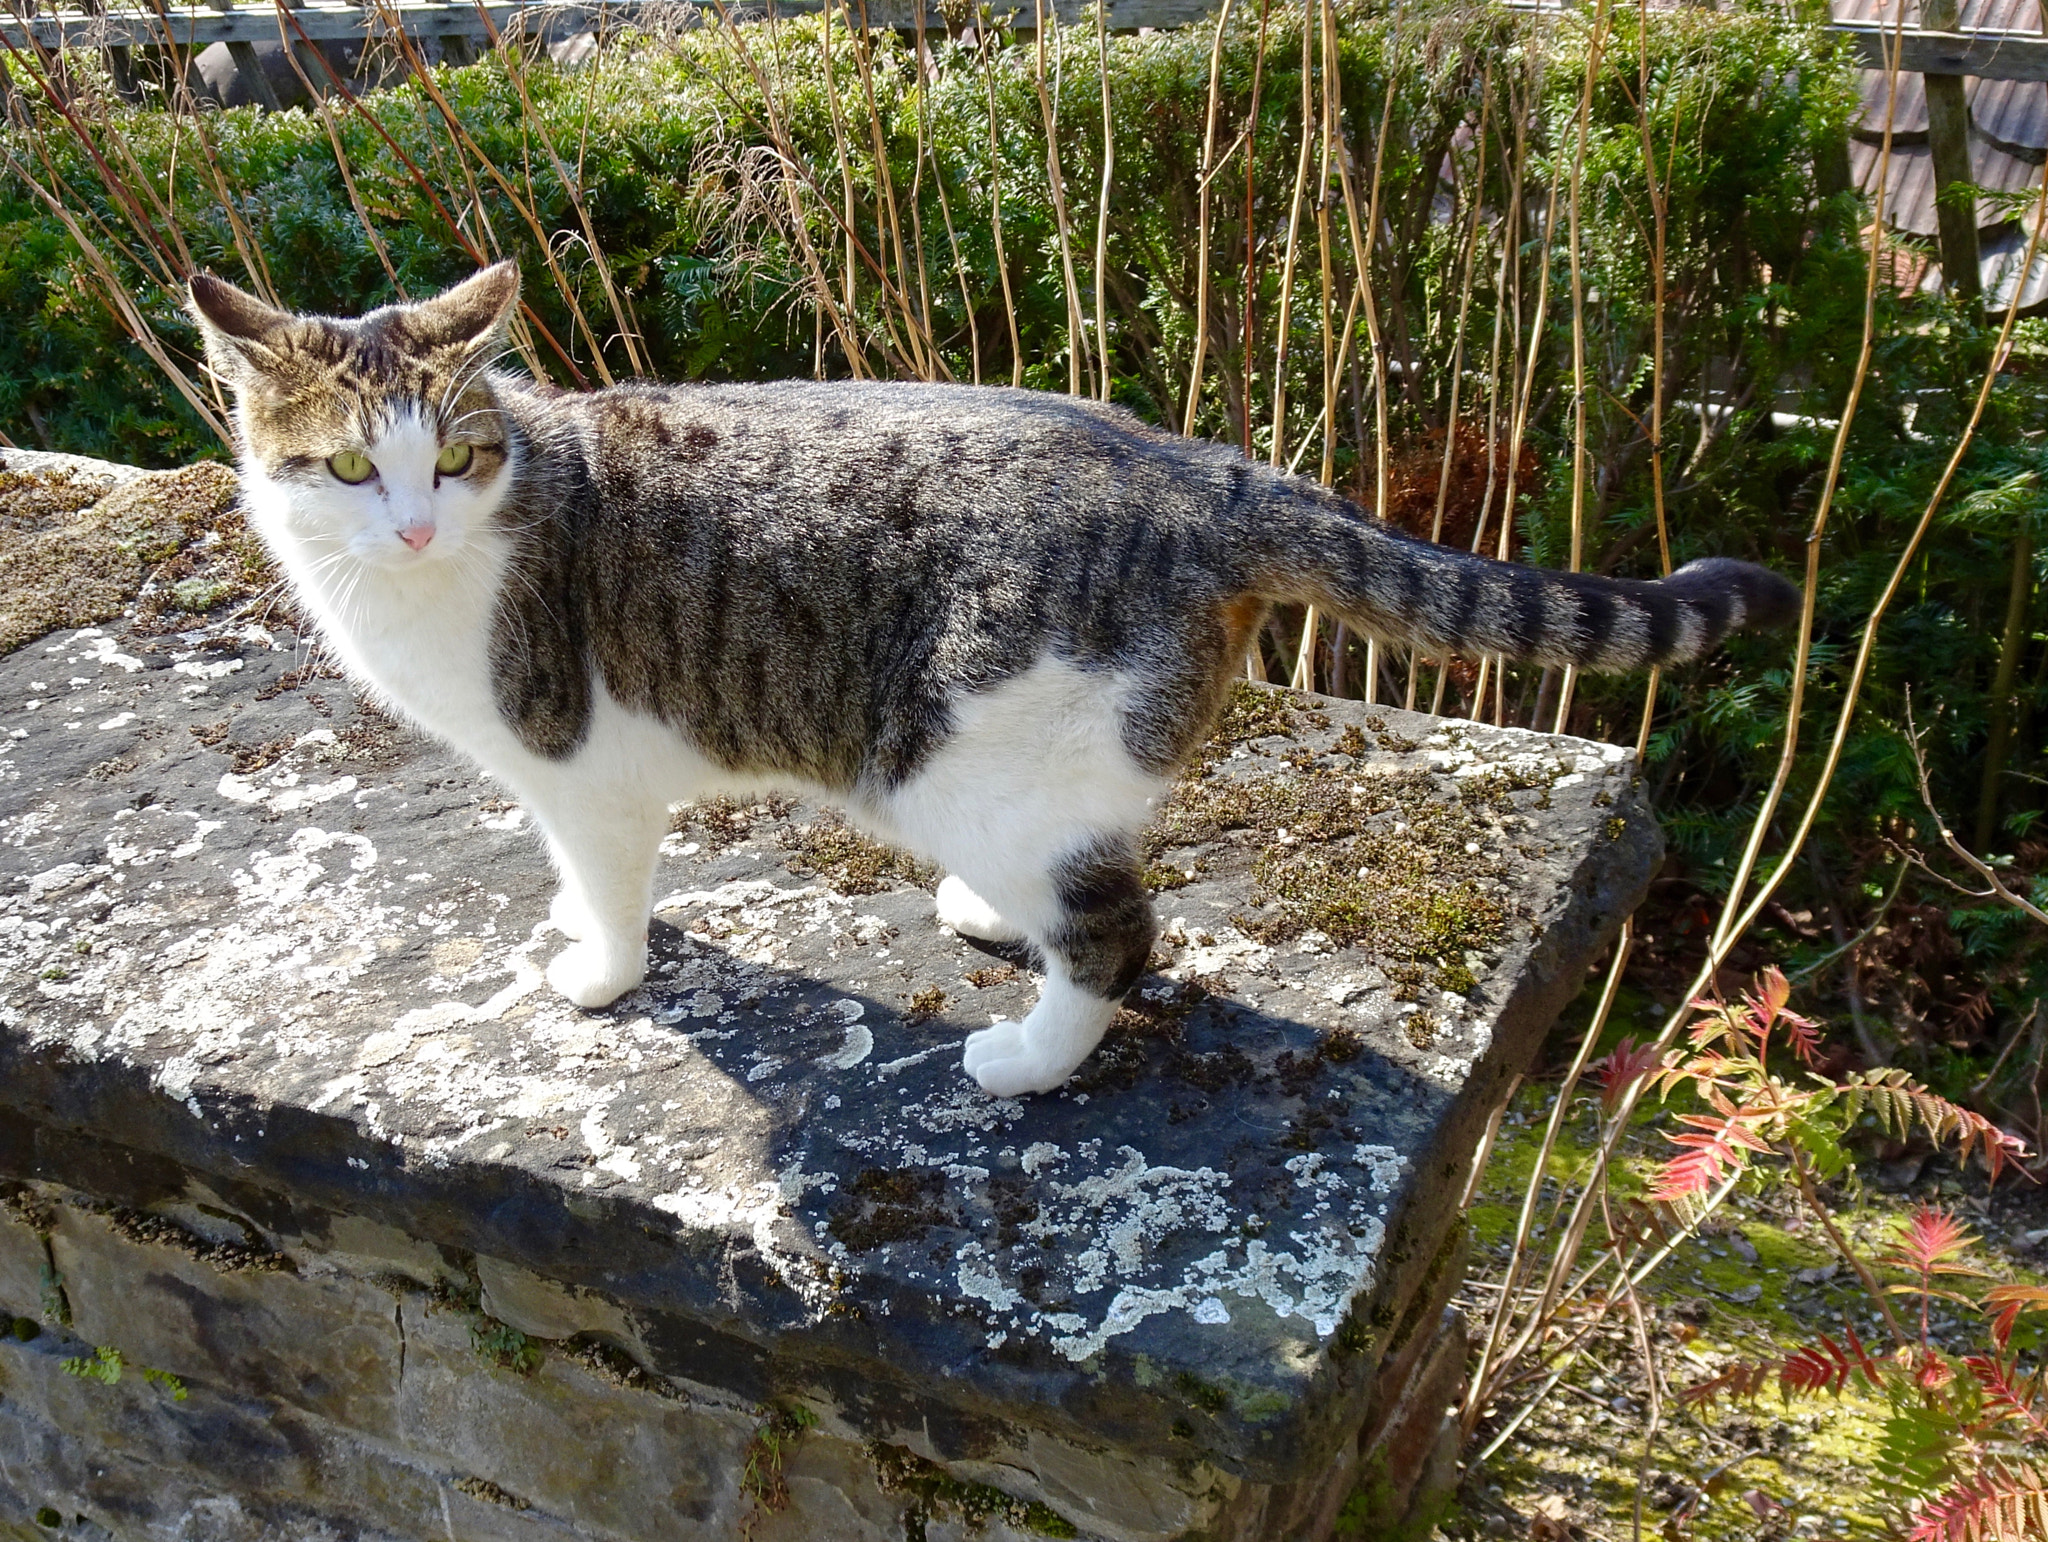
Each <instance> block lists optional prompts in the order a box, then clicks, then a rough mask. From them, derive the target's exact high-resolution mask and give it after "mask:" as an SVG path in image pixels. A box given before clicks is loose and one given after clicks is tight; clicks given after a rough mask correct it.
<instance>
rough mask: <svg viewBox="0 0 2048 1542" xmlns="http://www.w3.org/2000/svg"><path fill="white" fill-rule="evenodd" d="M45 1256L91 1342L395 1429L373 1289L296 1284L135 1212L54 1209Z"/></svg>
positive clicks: (389, 1321) (264, 1261)
mask: <svg viewBox="0 0 2048 1542" xmlns="http://www.w3.org/2000/svg"><path fill="white" fill-rule="evenodd" d="M152 1231H160V1236H159V1237H152V1236H151V1232H152ZM50 1250H51V1253H52V1255H53V1257H54V1259H55V1261H56V1264H57V1268H58V1270H59V1272H60V1274H61V1276H62V1279H63V1284H64V1293H65V1296H66V1298H67V1299H68V1300H69V1302H70V1305H71V1326H72V1330H73V1331H74V1332H75V1333H77V1334H78V1336H79V1337H80V1338H82V1339H84V1340H86V1341H87V1342H88V1343H91V1344H96V1345H97V1344H110V1345H118V1346H119V1347H120V1348H121V1350H122V1352H123V1353H124V1354H126V1355H127V1356H129V1357H130V1358H131V1359H132V1360H134V1361H135V1362H137V1363H138V1364H141V1365H147V1366H153V1367H155V1368H157V1369H160V1370H165V1371H170V1372H172V1373H174V1374H175V1375H178V1376H181V1377H185V1378H187V1379H189V1380H192V1381H197V1382H202V1383H205V1384H206V1385H209V1386H214V1387H219V1388H222V1389H225V1390H230V1391H233V1392H235V1393H237V1394H242V1395H253V1396H256V1397H265V1398H275V1399H278V1400H279V1401H281V1402H286V1403H290V1404H293V1405H294V1406H296V1407H299V1408H303V1409H304V1410H306V1412H308V1413H311V1414H317V1415H319V1416H320V1417H322V1418H324V1419H331V1420H333V1421H335V1422H336V1423H338V1424H341V1425H343V1426H345V1427H347V1428H349V1429H353V1430H359V1431H361V1432H362V1433H364V1434H366V1435H374V1436H378V1437H382V1438H385V1439H390V1438H394V1437H396V1436H397V1435H398V1434H399V1432H400V1425H399V1417H398V1378H399V1361H400V1355H399V1349H400V1339H399V1327H398V1323H397V1313H396V1310H395V1303H394V1302H393V1301H392V1298H391V1297H390V1295H388V1294H387V1293H385V1292H384V1291H381V1290H378V1289H377V1288H376V1287H375V1286H373V1285H370V1284H368V1283H366V1282H365V1281H362V1280H358V1279H350V1278H347V1277H342V1276H329V1277H327V1278H314V1279H304V1278H300V1277H299V1276H298V1275H297V1274H296V1273H295V1272H294V1271H293V1269H292V1267H291V1264H290V1261H289V1260H288V1259H286V1258H284V1257H283V1256H282V1255H279V1254H274V1253H271V1252H269V1251H268V1250H267V1249H266V1250H263V1251H256V1250H252V1249H249V1248H246V1247H233V1246H226V1247H224V1246H220V1245H209V1244H207V1243H205V1242H204V1241H203V1239H200V1238H198V1237H196V1236H194V1235H193V1234H191V1233H189V1232H181V1231H173V1230H171V1229H170V1228H168V1227H164V1228H161V1229H159V1228H154V1227H152V1226H151V1224H150V1222H149V1220H148V1219H147V1218H145V1217H142V1216H140V1215H138V1214H136V1213H134V1212H126V1213H121V1214H117V1215H115V1216H106V1215H93V1214H88V1213H82V1212H80V1211H77V1210H73V1209H69V1208H64V1209H61V1210H60V1211H59V1212H58V1221H57V1225H56V1228H55V1229H54V1230H53V1232H52V1233H51V1236H50Z"/></svg>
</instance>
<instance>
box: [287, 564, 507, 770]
mask: <svg viewBox="0 0 2048 1542" xmlns="http://www.w3.org/2000/svg"><path fill="white" fill-rule="evenodd" d="M295 576H297V577H298V581H299V589H300V593H301V594H302V596H303V597H304V598H305V599H306V600H307V601H308V603H309V604H310V605H311V606H312V608H313V610H314V611H315V613H316V614H317V616H318V618H319V621H320V630H321V634H322V636H323V638H324V639H325V640H326V642H327V643H328V645H329V646H330V647H332V648H333V649H334V650H335V651H336V652H338V653H339V654H340V655H341V657H342V662H343V663H344V664H345V665H346V666H347V668H348V670H349V672H350V673H351V674H352V675H354V676H356V677H357V678H358V679H360V680H362V681H364V682H365V683H366V684H368V685H369V686H371V687H372V689H373V690H374V691H375V692H376V694H377V695H378V696H379V697H381V698H383V699H384V700H385V701H386V702H387V703H389V704H390V705H391V706H393V707H396V708H397V709H398V710H399V711H400V712H401V713H403V714H404V715H405V716H406V717H409V718H411V719H412V720H413V721H414V722H416V723H418V724H419V725H420V726H421V727H423V728H425V729H427V730H428V731H429V732H430V733H433V734H434V735H436V736H437V737H439V738H442V739H445V740H447V741H448V742H450V743H451V744H454V745H455V746H456V747H457V748H459V749H462V750H464V751H466V752H468V753H469V754H470V755H471V756H473V757H475V758H476V759H477V760H480V761H482V762H483V763H484V764H485V765H486V766H487V767H491V768H501V767H503V766H504V765H505V763H506V761H507V759H508V758H513V757H518V758H523V756H524V754H525V752H524V751H523V749H522V748H521V747H520V745H519V742H518V738H517V736H516V735H515V734H514V733H513V731H512V728H511V725H510V724H508V723H507V722H506V721H505V719H504V717H503V715H502V714H501V713H500V712H499V711H498V705H497V696H496V692H495V689H494V687H493V684H492V678H491V659H490V638H491V627H492V622H493V618H494V615H495V610H496V598H497V584H496V583H495V582H491V583H488V584H485V583H480V582H478V575H476V574H475V573H470V574H467V575H464V574H462V573H457V572H453V571H450V572H447V573H436V572H421V573H408V574H404V575H400V576H393V575H387V574H360V575H356V576H355V581H354V582H352V583H349V584H348V585H347V586H346V587H344V586H342V585H340V584H336V585H332V586H329V585H323V584H321V583H319V582H318V580H317V579H314V580H312V581H308V579H307V577H305V576H302V575H295Z"/></svg>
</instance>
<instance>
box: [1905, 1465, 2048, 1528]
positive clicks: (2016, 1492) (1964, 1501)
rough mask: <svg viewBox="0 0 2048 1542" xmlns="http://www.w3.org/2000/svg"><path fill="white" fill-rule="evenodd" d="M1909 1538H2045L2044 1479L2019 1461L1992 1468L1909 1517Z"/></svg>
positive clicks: (2047, 1486) (2047, 1484) (2047, 1498)
mask: <svg viewBox="0 0 2048 1542" xmlns="http://www.w3.org/2000/svg"><path fill="white" fill-rule="evenodd" d="M1906 1535H1907V1538H1908V1539H1909V1542H2035V1539H2038V1538H2041V1537H2044V1536H2048V1478H2044V1476H2043V1474H2042V1473H2041V1471H2040V1470H2039V1469H2038V1468H2034V1467H2030V1466H2028V1465H2026V1464H2025V1463H2023V1462H2015V1463H2013V1464H2012V1465H2011V1466H2009V1467H2008V1466H1992V1467H1988V1468H1986V1469H1985V1470H1984V1471H1983V1472H1980V1473H1979V1474H1977V1476H1976V1477H1974V1478H1971V1479H1969V1480H1967V1481H1966V1482H1963V1483H1958V1484H1957V1485H1955V1487H1953V1488H1951V1489H1949V1490H1948V1491H1947V1492H1946V1493H1944V1494H1942V1495H1941V1496H1940V1497H1939V1498H1936V1499H1933V1500H1930V1501H1929V1502H1928V1503H1927V1504H1926V1505H1925V1506H1923V1507H1922V1508H1921V1510H1920V1513H1919V1515H1917V1516H1916V1517H1915V1518H1914V1521H1913V1529H1912V1530H1911V1531H1909V1532H1908V1533H1907V1534H1906Z"/></svg>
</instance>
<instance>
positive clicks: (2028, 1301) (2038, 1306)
mask: <svg viewBox="0 0 2048 1542" xmlns="http://www.w3.org/2000/svg"><path fill="white" fill-rule="evenodd" d="M1983 1305H1985V1306H1987V1307H1994V1306H1995V1307H1997V1308H1998V1312H1997V1315H1996V1316H1994V1317H1993V1318H1992V1319H1991V1336H1992V1337H1993V1338H1995V1339H1996V1340H1998V1347H1999V1348H2000V1349H2003V1348H2005V1344H2006V1340H2008V1339H2010V1338H2011V1337H2012V1327H2013V1324H2014V1323H2016V1322H2017V1321H2019V1316H2020V1313H2022V1312H2040V1311H2048V1289H2043V1288H2042V1287H2041V1286H2039V1285H1994V1286H1992V1287H1991V1288H1990V1289H1989V1290H1987V1291H1985V1292H1984V1301H1983Z"/></svg>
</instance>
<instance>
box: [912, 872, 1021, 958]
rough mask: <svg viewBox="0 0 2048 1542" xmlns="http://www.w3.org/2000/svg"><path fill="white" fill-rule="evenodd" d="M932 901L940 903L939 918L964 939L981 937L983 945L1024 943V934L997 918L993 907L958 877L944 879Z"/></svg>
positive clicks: (999, 917)
mask: <svg viewBox="0 0 2048 1542" xmlns="http://www.w3.org/2000/svg"><path fill="white" fill-rule="evenodd" d="M933 898H934V900H936V901H937V903H938V907H939V919H940V920H941V921H943V922H944V923H945V924H946V925H948V926H950V927H952V928H953V930H954V931H956V932H958V933H959V934H960V935H961V936H963V937H979V938H980V939H981V940H982V941H983V942H1022V941H1023V940H1024V934H1023V933H1022V932H1021V931H1019V930H1018V929H1017V928H1016V927H1014V926H1012V925H1011V924H1010V923H1009V922H1008V921H1005V920H1004V919H1003V918H1002V917H1001V916H999V915H997V914H996V912H995V907H994V906H992V905H990V904H989V902H988V901H987V900H985V899H983V898H982V897H981V896H980V895H979V894H976V893H975V892H974V891H973V890H972V889H970V888H968V887H967V885H966V884H965V883H963V882H961V881H960V880H959V879H958V878H952V877H948V878H945V879H943V880H941V881H940V883H939V892H938V893H937V894H936V895H934V896H933Z"/></svg>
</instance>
